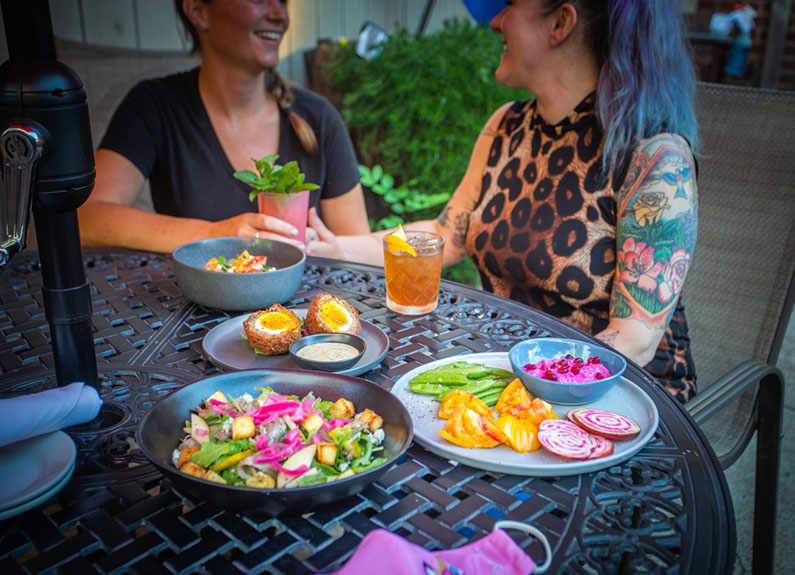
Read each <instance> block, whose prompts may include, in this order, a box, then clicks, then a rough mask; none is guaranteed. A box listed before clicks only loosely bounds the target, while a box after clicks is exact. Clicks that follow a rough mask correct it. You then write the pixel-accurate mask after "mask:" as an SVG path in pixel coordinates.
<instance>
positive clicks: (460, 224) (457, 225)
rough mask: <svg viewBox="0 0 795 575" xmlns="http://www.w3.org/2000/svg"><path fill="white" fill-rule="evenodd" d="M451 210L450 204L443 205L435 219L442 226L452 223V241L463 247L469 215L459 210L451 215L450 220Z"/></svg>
mask: <svg viewBox="0 0 795 575" xmlns="http://www.w3.org/2000/svg"><path fill="white" fill-rule="evenodd" d="M451 212H452V210H451V209H450V206H449V205H447V206H445V207H444V209H443V210H442V213H441V214H439V217H438V218H437V220H438V221H439V224H440V225H441V226H442V227H443V228H446V227H447V225H448V224H449V223H452V225H453V243H454V244H455V245H457V246H462V247H463V246H464V245H465V244H466V237H467V230H468V229H469V215H468V214H467V213H465V212H459V213H457V214H455V215H453V221H452V222H450V216H451Z"/></svg>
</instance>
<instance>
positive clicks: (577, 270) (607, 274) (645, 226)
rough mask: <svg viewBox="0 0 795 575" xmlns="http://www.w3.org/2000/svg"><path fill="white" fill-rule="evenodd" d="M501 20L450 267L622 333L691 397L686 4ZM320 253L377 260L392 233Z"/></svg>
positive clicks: (555, 3) (326, 236)
mask: <svg viewBox="0 0 795 575" xmlns="http://www.w3.org/2000/svg"><path fill="white" fill-rule="evenodd" d="M507 4H508V5H507V6H506V7H505V8H504V9H503V10H502V11H501V12H500V13H499V14H497V15H496V16H495V17H494V18H493V20H492V21H491V28H492V30H494V32H496V33H498V34H501V35H502V39H503V45H504V52H503V54H502V57H501V59H500V64H499V67H498V68H497V72H496V77H497V80H498V81H499V82H500V83H501V84H503V85H505V86H509V87H512V88H520V89H524V90H527V91H528V92H530V93H531V94H533V98H531V99H529V100H525V101H516V102H510V103H508V104H505V105H504V106H502V107H501V108H500V109H498V110H497V111H496V112H495V113H494V114H493V116H492V117H491V119H490V120H489V121H488V122H487V124H486V125H485V127H484V128H483V130H482V131H481V133H480V136H479V137H478V139H477V141H476V143H475V147H474V151H473V152H472V156H471V160H470V163H469V166H468V168H467V171H466V174H465V176H464V178H463V180H462V181H461V183H460V185H459V186H458V188H457V189H456V191H455V194H454V195H453V197H452V198H451V199H450V201H449V203H448V204H447V206H446V207H445V209H444V210H443V211H442V213H441V215H440V216H439V217H438V218H437V219H436V220H433V221H424V222H414V223H412V224H409V225H408V226H407V228H408V229H424V230H428V231H436V232H437V233H441V234H442V235H444V236H445V238H446V240H447V243H446V249H445V254H444V257H445V264H451V263H454V262H456V261H459V260H460V259H462V258H464V257H466V256H467V255H468V256H469V257H471V258H472V260H473V262H474V263H475V265H476V266H477V267H478V269H479V270H480V273H481V278H482V281H483V287H484V289H487V290H489V291H493V292H494V293H496V294H499V295H501V296H504V297H509V298H511V299H514V300H517V301H520V302H523V303H526V304H528V305H530V306H533V307H536V308H538V309H541V310H543V311H545V312H547V313H550V314H552V315H555V316H557V317H559V318H561V319H563V320H565V321H567V322H570V323H571V324H573V325H575V326H577V327H578V328H580V329H582V330H584V331H586V332H588V333H591V334H594V335H595V336H596V337H597V338H599V339H601V340H602V341H604V342H606V343H608V344H610V345H612V346H613V347H615V348H616V349H618V350H619V351H621V352H622V353H623V354H625V355H626V356H628V357H629V358H631V359H633V360H635V361H636V362H637V363H638V364H640V365H643V366H646V369H647V370H648V371H649V372H650V373H651V374H653V375H654V376H656V377H657V378H658V379H659V380H660V381H661V383H663V384H664V385H666V386H667V387H668V389H669V390H670V391H671V393H673V394H674V395H675V396H676V397H677V398H678V399H679V400H681V401H683V402H684V401H687V399H689V397H690V396H691V395H692V394H693V393H694V392H695V373H694V368H693V362H692V359H691V355H690V351H689V338H688V335H687V326H686V323H685V317H684V310H683V307H682V305H681V303H680V301H679V295H680V293H681V290H682V283H683V280H684V278H685V274H686V272H687V269H688V267H689V264H690V260H691V257H692V254H693V249H694V246H695V239H696V228H697V218H696V210H697V194H696V177H695V176H696V168H695V161H694V159H693V153H694V150H695V149H696V146H697V145H698V135H697V126H696V120H695V117H694V112H693V98H694V93H695V75H694V71H693V66H692V63H691V58H690V53H689V48H688V44H687V42H686V40H685V38H684V23H683V18H682V14H681V11H680V4H681V3H680V2H679V0H608V1H605V2H592V1H589V0H570V1H563V0H513V1H511V2H508V3H507ZM310 223H313V226H314V228H315V229H316V231H317V234H318V239H317V241H312V242H310V243H309V245H308V249H309V252H310V253H312V254H317V255H336V256H337V257H344V258H345V259H348V260H353V261H357V260H358V261H364V262H369V263H379V262H380V258H381V257H382V255H381V253H382V251H381V244H380V238H381V237H382V236H383V233H382V234H372V235H370V236H369V238H370V240H369V241H363V238H361V237H356V238H354V237H350V236H349V237H344V236H343V237H339V236H338V237H335V236H334V235H333V234H331V233H329V232H328V231H327V230H326V229H325V227H324V226H323V223H322V222H321V221H320V220H319V219H318V218H317V217H315V216H313V215H312V214H310Z"/></svg>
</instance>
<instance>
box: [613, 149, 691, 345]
mask: <svg viewBox="0 0 795 575" xmlns="http://www.w3.org/2000/svg"><path fill="white" fill-rule="evenodd" d="M696 214H697V199H696V184H695V176H694V166H693V160H692V157H691V156H690V154H689V152H688V151H687V150H686V148H684V147H683V146H682V145H677V144H676V143H675V142H674V141H672V140H671V139H670V138H669V137H661V138H654V139H652V140H651V141H650V142H648V143H647V144H646V145H645V146H644V147H643V148H642V149H639V150H638V151H636V152H635V155H634V156H633V159H632V163H631V165H630V172H629V174H628V175H627V178H626V181H625V182H624V185H623V187H622V188H621V190H620V191H619V206H618V223H617V228H616V247H617V255H616V263H617V266H616V268H617V269H616V281H615V283H614V285H613V291H612V294H611V299H610V315H611V317H617V318H631V319H637V320H640V321H642V322H643V323H644V324H646V325H647V326H648V327H650V328H661V329H665V327H666V326H667V325H668V321H669V320H670V318H671V315H673V312H674V308H675V307H676V302H677V300H678V298H679V294H680V292H681V290H682V283H683V282H684V279H685V274H686V273H687V270H688V268H689V266H690V259H691V256H692V253H693V248H694V247H695V241H696V230H697V215H696Z"/></svg>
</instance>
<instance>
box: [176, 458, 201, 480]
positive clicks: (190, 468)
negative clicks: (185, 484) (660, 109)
mask: <svg viewBox="0 0 795 575" xmlns="http://www.w3.org/2000/svg"><path fill="white" fill-rule="evenodd" d="M179 470H180V471H181V472H182V473H185V474H187V475H192V476H193V477H204V474H205V473H207V471H206V470H205V469H204V467H202V466H201V465H197V464H196V463H193V462H192V461H188V462H187V463H183V464H182V465H181V466H180V467H179Z"/></svg>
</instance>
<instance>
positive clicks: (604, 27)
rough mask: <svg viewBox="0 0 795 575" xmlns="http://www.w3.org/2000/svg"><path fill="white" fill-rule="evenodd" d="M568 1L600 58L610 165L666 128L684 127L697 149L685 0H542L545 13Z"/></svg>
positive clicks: (678, 130) (599, 99) (600, 100)
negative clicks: (683, 9) (683, 11)
mask: <svg viewBox="0 0 795 575" xmlns="http://www.w3.org/2000/svg"><path fill="white" fill-rule="evenodd" d="M565 3H568V4H571V5H572V6H574V8H575V9H576V10H577V13H578V14H579V16H580V22H581V23H582V25H583V26H584V28H585V37H586V39H587V41H588V42H589V44H590V45H591V49H592V50H593V51H594V53H595V54H596V55H597V58H598V61H599V65H600V66H601V69H600V72H599V85H598V87H597V91H596V105H597V109H598V112H599V121H600V122H601V124H602V127H603V128H604V131H605V146H604V154H603V162H604V166H605V167H606V168H610V169H613V168H615V167H616V166H617V165H620V163H621V162H622V160H623V159H624V158H625V156H626V155H627V154H630V153H632V150H633V149H634V147H635V146H636V145H637V143H638V142H639V141H640V140H642V139H643V138H649V137H651V136H654V135H656V134H659V133H661V132H670V133H673V134H679V135H681V136H682V137H684V138H685V139H686V140H687V141H688V143H689V144H690V147H691V149H692V150H693V152H694V153H695V152H696V151H697V150H698V145H699V140H698V124H697V122H696V116H695V111H694V100H695V91H696V76H695V71H694V69H693V59H692V48H691V47H690V44H689V42H688V41H687V39H686V38H685V34H684V31H685V24H684V15H683V13H682V10H681V2H680V0H602V1H597V0H568V2H566V1H565V0H543V6H544V9H545V11H546V12H547V13H549V12H551V11H553V10H555V9H556V8H558V7H559V6H561V5H563V4H565Z"/></svg>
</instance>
